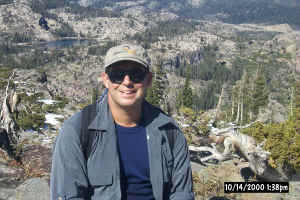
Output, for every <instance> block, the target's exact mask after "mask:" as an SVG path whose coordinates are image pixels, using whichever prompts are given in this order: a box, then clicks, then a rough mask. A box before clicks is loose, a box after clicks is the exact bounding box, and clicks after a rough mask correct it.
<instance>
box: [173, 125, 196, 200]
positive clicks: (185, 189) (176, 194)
mask: <svg viewBox="0 0 300 200" xmlns="http://www.w3.org/2000/svg"><path fill="white" fill-rule="evenodd" d="M173 155H174V164H173V170H172V188H171V195H170V200H182V199H184V200H194V193H193V179H192V170H191V164H190V155H189V150H188V145H187V142H186V139H185V137H184V135H183V133H182V132H181V131H180V130H179V129H178V131H177V134H176V139H175V141H174V146H173Z"/></svg>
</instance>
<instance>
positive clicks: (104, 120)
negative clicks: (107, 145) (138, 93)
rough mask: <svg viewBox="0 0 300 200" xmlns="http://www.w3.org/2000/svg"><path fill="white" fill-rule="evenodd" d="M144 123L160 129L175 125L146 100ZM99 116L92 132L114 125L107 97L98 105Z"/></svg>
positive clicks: (143, 114)
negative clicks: (170, 124) (169, 124)
mask: <svg viewBox="0 0 300 200" xmlns="http://www.w3.org/2000/svg"><path fill="white" fill-rule="evenodd" d="M142 106H143V108H142V123H143V124H144V125H145V127H147V126H151V127H157V128H160V127H162V126H164V125H166V124H168V123H172V124H175V122H174V120H173V119H172V118H170V117H168V116H167V115H165V114H164V113H163V112H162V111H161V110H160V109H158V108H156V107H154V106H153V105H151V104H149V103H148V102H147V101H146V100H145V101H144V102H143V105H142ZM96 108H97V114H96V116H95V118H94V119H93V120H91V121H92V122H91V123H90V125H89V126H88V129H90V130H105V131H107V130H109V128H110V127H111V126H113V125H114V120H113V117H112V113H111V111H110V109H109V106H108V100H107V95H106V96H105V97H104V99H103V101H101V102H98V103H97V106H96Z"/></svg>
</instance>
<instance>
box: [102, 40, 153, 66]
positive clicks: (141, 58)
mask: <svg viewBox="0 0 300 200" xmlns="http://www.w3.org/2000/svg"><path fill="white" fill-rule="evenodd" d="M125 60H131V61H135V62H137V63H140V64H142V65H143V66H144V67H145V68H147V69H149V67H150V58H149V56H148V54H147V52H146V50H145V49H144V48H143V47H142V46H140V45H135V44H122V45H119V46H115V47H112V48H110V49H109V50H108V51H107V53H106V56H105V58H104V67H105V68H106V67H108V66H110V65H112V64H114V63H116V62H120V61H125Z"/></svg>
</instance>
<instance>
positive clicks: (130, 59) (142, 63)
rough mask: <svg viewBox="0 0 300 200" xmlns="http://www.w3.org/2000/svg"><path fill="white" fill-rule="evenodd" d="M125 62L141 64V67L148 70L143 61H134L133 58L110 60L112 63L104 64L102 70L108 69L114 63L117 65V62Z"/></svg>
mask: <svg viewBox="0 0 300 200" xmlns="http://www.w3.org/2000/svg"><path fill="white" fill-rule="evenodd" d="M127 60H128V61H134V62H137V63H139V64H141V65H142V66H143V67H145V68H146V69H149V66H148V64H146V63H145V62H143V61H141V60H139V59H134V58H117V59H115V60H112V61H111V62H109V63H106V65H105V66H104V68H106V67H109V66H111V65H112V64H115V63H117V62H121V61H127Z"/></svg>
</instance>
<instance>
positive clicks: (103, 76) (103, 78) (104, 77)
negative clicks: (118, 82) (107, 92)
mask: <svg viewBox="0 0 300 200" xmlns="http://www.w3.org/2000/svg"><path fill="white" fill-rule="evenodd" d="M100 78H101V82H102V84H103V85H104V86H105V87H106V88H108V81H109V80H108V76H107V74H106V73H105V72H102V73H101V75H100Z"/></svg>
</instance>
